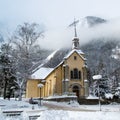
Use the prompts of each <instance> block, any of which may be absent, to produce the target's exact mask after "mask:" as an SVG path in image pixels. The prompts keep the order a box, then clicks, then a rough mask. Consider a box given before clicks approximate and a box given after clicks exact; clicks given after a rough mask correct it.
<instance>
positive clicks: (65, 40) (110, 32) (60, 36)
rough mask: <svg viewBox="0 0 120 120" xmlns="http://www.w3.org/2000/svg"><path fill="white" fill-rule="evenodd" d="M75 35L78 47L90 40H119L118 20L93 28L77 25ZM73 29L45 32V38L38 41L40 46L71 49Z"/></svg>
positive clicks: (119, 26) (119, 28) (119, 25)
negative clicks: (78, 40)
mask: <svg viewBox="0 0 120 120" xmlns="http://www.w3.org/2000/svg"><path fill="white" fill-rule="evenodd" d="M77 34H78V37H79V39H80V45H82V44H85V43H87V42H88V41H90V40H92V39H98V38H106V39H108V40H110V39H118V40H120V19H113V20H109V21H108V22H106V23H103V24H99V25H96V26H94V27H84V26H81V25H80V24H78V26H77ZM73 37H74V28H67V27H66V28H65V29H53V30H48V31H46V32H45V38H44V39H43V40H40V41H42V42H40V45H41V46H42V47H44V48H47V49H58V48H62V47H72V39H73Z"/></svg>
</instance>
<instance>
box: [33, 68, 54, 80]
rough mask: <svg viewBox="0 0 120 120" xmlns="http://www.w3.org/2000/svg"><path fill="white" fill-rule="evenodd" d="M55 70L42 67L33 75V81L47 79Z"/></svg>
mask: <svg viewBox="0 0 120 120" xmlns="http://www.w3.org/2000/svg"><path fill="white" fill-rule="evenodd" d="M53 70H54V68H45V67H41V68H40V69H38V70H37V71H36V72H34V73H33V74H32V75H31V79H45V78H46V77H47V76H48V75H49V74H50V73H51V72H52V71H53Z"/></svg>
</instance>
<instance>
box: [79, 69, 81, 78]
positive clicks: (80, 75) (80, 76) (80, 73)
mask: <svg viewBox="0 0 120 120" xmlns="http://www.w3.org/2000/svg"><path fill="white" fill-rule="evenodd" d="M79 79H81V71H79Z"/></svg>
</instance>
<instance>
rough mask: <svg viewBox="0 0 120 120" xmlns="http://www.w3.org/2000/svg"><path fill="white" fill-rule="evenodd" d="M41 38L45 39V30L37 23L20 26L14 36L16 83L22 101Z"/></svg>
mask: <svg viewBox="0 0 120 120" xmlns="http://www.w3.org/2000/svg"><path fill="white" fill-rule="evenodd" d="M40 37H43V30H41V29H40V26H39V25H38V24H35V23H32V24H29V23H24V24H23V25H19V26H18V27H17V29H16V31H15V32H14V34H13V36H12V41H13V43H14V46H15V50H14V52H13V54H14V57H15V59H16V78H17V79H16V81H15V82H16V83H17V85H18V88H19V100H21V99H22V93H23V91H24V90H25V85H26V81H27V79H28V77H29V74H30V72H31V71H30V70H31V67H32V66H33V63H34V58H33V57H32V56H33V54H35V53H34V49H35V47H36V45H37V42H38V39H39V38H40Z"/></svg>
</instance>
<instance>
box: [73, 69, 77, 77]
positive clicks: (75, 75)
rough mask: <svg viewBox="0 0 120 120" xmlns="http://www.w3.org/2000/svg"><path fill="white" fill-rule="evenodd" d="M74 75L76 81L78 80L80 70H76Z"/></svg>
mask: <svg viewBox="0 0 120 120" xmlns="http://www.w3.org/2000/svg"><path fill="white" fill-rule="evenodd" d="M73 73H74V79H78V69H76V68H75V69H74V71H73Z"/></svg>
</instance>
